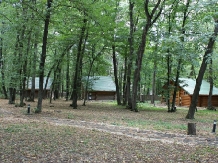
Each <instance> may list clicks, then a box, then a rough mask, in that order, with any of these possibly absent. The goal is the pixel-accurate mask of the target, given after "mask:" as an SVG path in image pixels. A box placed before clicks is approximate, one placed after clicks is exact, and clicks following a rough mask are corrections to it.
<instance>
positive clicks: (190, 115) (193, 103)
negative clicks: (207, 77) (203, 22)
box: [186, 19, 218, 119]
mask: <svg viewBox="0 0 218 163" xmlns="http://www.w3.org/2000/svg"><path fill="white" fill-rule="evenodd" d="M217 33H218V19H215V27H214V33H213V35H212V36H211V37H210V39H209V42H208V45H207V49H206V51H205V53H204V57H203V61H202V63H201V67H200V70H199V73H198V77H197V79H196V85H195V89H194V93H193V95H192V99H191V104H190V106H189V110H188V114H187V115H186V118H187V119H194V115H195V110H196V107H197V102H198V97H199V91H200V88H201V83H202V80H203V77H204V73H205V70H206V68H207V64H208V63H207V60H208V57H210V55H211V54H212V53H213V47H214V43H215V40H216V37H217Z"/></svg>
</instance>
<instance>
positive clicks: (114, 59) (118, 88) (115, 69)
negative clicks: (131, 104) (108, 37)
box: [112, 45, 121, 105]
mask: <svg viewBox="0 0 218 163" xmlns="http://www.w3.org/2000/svg"><path fill="white" fill-rule="evenodd" d="M115 48H116V47H115V45H112V51H113V65H114V78H115V85H116V94H117V105H121V100H120V87H119V81H118V75H117V58H116V50H115Z"/></svg>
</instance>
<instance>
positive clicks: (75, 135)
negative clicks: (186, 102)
mask: <svg viewBox="0 0 218 163" xmlns="http://www.w3.org/2000/svg"><path fill="white" fill-rule="evenodd" d="M7 103H8V101H7V100H3V99H1V100H0V124H1V126H0V140H1V145H0V162H40V163H41V162H99V163H100V162H131V163H132V162H155V163H157V162H164V163H166V162H217V161H218V160H217V158H218V153H217V148H218V141H217V134H215V133H211V130H212V127H213V126H212V125H213V120H215V119H216V118H217V112H214V111H207V110H205V109H203V108H201V109H199V111H198V112H197V113H196V115H195V117H196V119H195V120H187V119H185V118H184V117H185V115H186V114H187V108H178V109H177V112H176V113H167V109H166V108H164V107H162V106H161V107H162V108H161V107H160V108H156V107H153V106H150V105H149V104H148V103H147V104H141V106H140V112H138V113H135V112H131V111H129V110H127V109H125V108H124V107H122V106H116V104H115V103H114V102H100V101H98V102H88V103H87V106H81V104H82V102H79V103H78V104H79V106H78V109H72V108H71V107H69V105H70V104H71V101H64V100H57V101H53V103H52V104H50V103H49V102H48V101H47V100H45V101H44V102H43V111H42V113H41V114H34V113H33V109H34V108H35V107H36V105H37V102H32V103H27V104H30V105H31V114H30V115H28V114H26V112H27V107H23V108H21V107H15V106H14V105H9V104H7ZM188 122H194V123H196V124H197V135H196V136H189V135H187V134H186V132H187V123H188Z"/></svg>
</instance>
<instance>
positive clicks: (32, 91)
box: [29, 43, 38, 102]
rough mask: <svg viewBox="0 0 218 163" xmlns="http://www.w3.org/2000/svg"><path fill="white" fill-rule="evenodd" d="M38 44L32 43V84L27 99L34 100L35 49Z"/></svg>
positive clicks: (36, 49)
mask: <svg viewBox="0 0 218 163" xmlns="http://www.w3.org/2000/svg"><path fill="white" fill-rule="evenodd" d="M37 47H38V44H37V43H34V52H33V63H32V81H31V82H32V85H31V92H30V99H29V101H32V102H34V99H35V80H36V60H37V51H38V48H37Z"/></svg>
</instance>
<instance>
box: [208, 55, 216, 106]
mask: <svg viewBox="0 0 218 163" xmlns="http://www.w3.org/2000/svg"><path fill="white" fill-rule="evenodd" d="M212 63H213V62H212V58H210V64H209V82H210V89H209V96H208V101H207V109H208V110H215V108H214V106H213V105H212V95H213V64H212Z"/></svg>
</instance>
